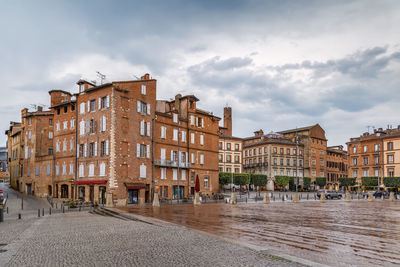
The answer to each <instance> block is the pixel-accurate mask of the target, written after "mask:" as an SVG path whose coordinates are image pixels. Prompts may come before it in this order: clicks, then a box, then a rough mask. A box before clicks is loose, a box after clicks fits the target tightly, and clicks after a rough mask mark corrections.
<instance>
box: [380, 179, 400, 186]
mask: <svg viewBox="0 0 400 267" xmlns="http://www.w3.org/2000/svg"><path fill="white" fill-rule="evenodd" d="M383 183H384V184H385V186H386V187H395V188H399V187H400V177H384V178H383Z"/></svg>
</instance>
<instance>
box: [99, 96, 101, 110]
mask: <svg viewBox="0 0 400 267" xmlns="http://www.w3.org/2000/svg"><path fill="white" fill-rule="evenodd" d="M100 109H101V97H99V110H100Z"/></svg>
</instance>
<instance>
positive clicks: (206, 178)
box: [204, 176, 210, 188]
mask: <svg viewBox="0 0 400 267" xmlns="http://www.w3.org/2000/svg"><path fill="white" fill-rule="evenodd" d="M209 179H210V178H209V177H208V176H204V187H205V188H208V182H209Z"/></svg>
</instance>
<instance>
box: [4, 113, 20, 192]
mask: <svg viewBox="0 0 400 267" xmlns="http://www.w3.org/2000/svg"><path fill="white" fill-rule="evenodd" d="M5 134H6V135H7V155H8V165H7V168H8V173H9V177H10V185H11V187H12V188H14V189H15V190H18V191H19V178H20V177H21V169H22V164H23V162H22V161H23V159H24V154H23V142H24V140H23V139H24V138H23V135H22V125H21V123H20V122H13V121H12V122H10V127H9V128H8V130H6V132H5Z"/></svg>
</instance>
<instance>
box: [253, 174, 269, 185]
mask: <svg viewBox="0 0 400 267" xmlns="http://www.w3.org/2000/svg"><path fill="white" fill-rule="evenodd" d="M250 177H251V184H253V185H255V186H265V185H266V184H267V176H266V175H265V174H254V173H252V174H251V175H250Z"/></svg>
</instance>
